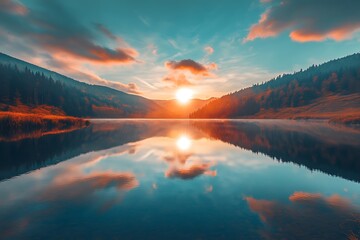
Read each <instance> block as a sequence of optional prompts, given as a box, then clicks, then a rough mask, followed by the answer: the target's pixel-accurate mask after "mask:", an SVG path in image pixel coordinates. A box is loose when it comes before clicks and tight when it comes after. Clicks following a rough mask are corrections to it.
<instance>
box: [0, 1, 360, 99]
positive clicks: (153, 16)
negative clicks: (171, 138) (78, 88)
mask: <svg viewBox="0 0 360 240" xmlns="http://www.w3.org/2000/svg"><path fill="white" fill-rule="evenodd" d="M359 9H360V1H359V0H302V1H299V0H244V1H239V0H222V1H219V0H182V1H176V0H166V1H165V0H153V1H149V0H117V1H115V0H114V1H110V0H104V1H89V0H77V1H69V0H52V1H48V0H19V1H18V0H0V52H3V53H5V54H8V55H11V56H13V57H16V58H20V59H22V60H25V61H29V62H31V63H33V64H36V65H39V66H42V67H45V68H48V69H50V70H53V71H56V72H59V73H61V74H64V75H66V76H69V77H72V78H74V79H76V80H79V81H83V82H87V83H91V84H99V85H105V86H109V87H112V88H115V89H118V90H121V91H125V92H128V93H132V94H137V95H141V96H144V97H147V98H150V99H172V98H174V96H175V93H176V91H177V89H179V88H183V87H186V88H190V89H192V90H193V91H194V93H195V95H194V97H195V98H202V99H206V98H210V97H220V96H222V95H224V94H227V93H230V92H234V91H237V90H240V89H242V88H245V87H249V86H252V85H253V84H256V83H261V82H265V81H267V80H270V79H271V78H273V77H276V76H278V75H279V74H283V73H291V72H294V71H298V70H300V69H306V68H307V67H309V66H310V65H312V64H320V63H322V62H325V61H329V60H332V59H335V58H339V57H344V56H347V55H350V54H353V53H356V52H360V14H359Z"/></svg>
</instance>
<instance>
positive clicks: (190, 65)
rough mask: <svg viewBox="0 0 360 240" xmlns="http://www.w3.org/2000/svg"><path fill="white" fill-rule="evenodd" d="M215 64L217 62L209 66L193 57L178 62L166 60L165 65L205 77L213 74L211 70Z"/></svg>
mask: <svg viewBox="0 0 360 240" xmlns="http://www.w3.org/2000/svg"><path fill="white" fill-rule="evenodd" d="M215 66H216V64H215V63H211V64H210V65H209V66H205V65H202V64H200V63H198V62H195V61H194V60H191V59H184V60H181V61H178V62H177V61H167V62H165V67H167V68H168V69H171V70H185V71H189V72H191V73H192V74H194V75H200V76H204V77H209V76H212V74H211V73H210V72H209V70H212V69H214V67H215Z"/></svg>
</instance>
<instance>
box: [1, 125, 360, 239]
mask: <svg viewBox="0 0 360 240" xmlns="http://www.w3.org/2000/svg"><path fill="white" fill-rule="evenodd" d="M0 158H1V161H0V179H1V182H0V196H1V197H0V238H1V239H357V238H359V236H360V130H359V129H354V128H349V127H345V126H340V125H339V126H336V125H330V124H328V123H326V122H321V121H317V122H316V121H313V122H311V121H290V120H209V121H207V120H192V121H190V120H92V124H91V125H90V126H89V127H87V128H84V129H79V130H76V131H72V132H67V133H61V134H56V135H47V136H43V137H40V138H25V139H22V140H18V141H4V140H3V141H1V142H0Z"/></svg>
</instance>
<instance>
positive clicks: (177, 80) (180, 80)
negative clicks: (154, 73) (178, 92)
mask: <svg viewBox="0 0 360 240" xmlns="http://www.w3.org/2000/svg"><path fill="white" fill-rule="evenodd" d="M163 81H164V82H169V83H172V84H173V85H175V86H177V87H180V86H190V85H193V84H192V83H191V82H190V81H189V80H188V79H187V78H186V76H185V74H182V73H181V74H174V73H172V74H169V75H167V76H165V77H164V78H163Z"/></svg>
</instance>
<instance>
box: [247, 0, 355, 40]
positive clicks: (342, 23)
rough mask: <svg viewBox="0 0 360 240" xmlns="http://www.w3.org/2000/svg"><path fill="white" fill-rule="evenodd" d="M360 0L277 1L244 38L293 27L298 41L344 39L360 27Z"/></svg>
mask: <svg viewBox="0 0 360 240" xmlns="http://www.w3.org/2000/svg"><path fill="white" fill-rule="evenodd" d="M358 9H360V1H352V0H344V1H342V2H339V1H327V0H319V1H313V0H303V1H296V0H283V1H280V0H278V1H275V2H274V3H273V4H272V6H271V7H270V8H269V9H267V10H266V11H265V12H264V13H263V14H262V15H261V18H260V20H259V22H258V23H256V24H254V25H252V26H251V28H250V31H249V33H248V35H247V37H246V38H245V39H244V42H247V41H252V40H255V39H257V38H268V37H275V36H277V35H279V34H280V33H282V32H284V31H290V38H291V39H292V40H293V41H297V42H310V41H324V40H326V39H332V40H335V41H342V40H345V39H349V38H351V36H352V35H353V33H354V32H356V31H358V30H359V29H360V14H359V12H358Z"/></svg>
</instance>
